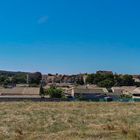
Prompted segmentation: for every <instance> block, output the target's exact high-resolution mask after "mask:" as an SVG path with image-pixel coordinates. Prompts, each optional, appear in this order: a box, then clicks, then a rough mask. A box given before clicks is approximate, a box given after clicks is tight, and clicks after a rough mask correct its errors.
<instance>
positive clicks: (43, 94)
mask: <svg viewBox="0 0 140 140" xmlns="http://www.w3.org/2000/svg"><path fill="white" fill-rule="evenodd" d="M40 96H41V97H42V98H44V96H45V91H44V88H43V87H42V85H41V86H40Z"/></svg>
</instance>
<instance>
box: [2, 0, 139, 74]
mask: <svg viewBox="0 0 140 140" xmlns="http://www.w3.org/2000/svg"><path fill="white" fill-rule="evenodd" d="M0 69H3V70H16V71H41V72H43V73H69V74H70V73H80V72H90V73H91V72H95V71H96V70H100V69H101V70H112V71H114V72H118V73H133V74H135V73H138V74H139V73H140V1H139V0H3V1H2V0H1V1H0Z"/></svg>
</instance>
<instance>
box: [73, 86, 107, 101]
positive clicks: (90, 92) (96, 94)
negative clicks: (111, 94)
mask: <svg viewBox="0 0 140 140" xmlns="http://www.w3.org/2000/svg"><path fill="white" fill-rule="evenodd" d="M106 91H107V90H106V89H105V88H77V87H75V88H72V90H71V96H72V97H74V98H80V99H85V100H99V99H101V98H104V97H106Z"/></svg>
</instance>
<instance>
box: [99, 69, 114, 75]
mask: <svg viewBox="0 0 140 140" xmlns="http://www.w3.org/2000/svg"><path fill="white" fill-rule="evenodd" d="M96 74H113V72H112V71H101V70H99V71H97V72H96Z"/></svg>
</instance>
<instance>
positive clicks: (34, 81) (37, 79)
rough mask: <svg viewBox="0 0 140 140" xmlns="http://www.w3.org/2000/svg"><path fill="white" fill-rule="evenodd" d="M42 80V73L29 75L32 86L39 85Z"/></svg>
mask: <svg viewBox="0 0 140 140" xmlns="http://www.w3.org/2000/svg"><path fill="white" fill-rule="evenodd" d="M41 80H42V74H41V73H40V72H36V73H32V74H29V83H30V85H32V84H36V85H39V84H40V82H41Z"/></svg>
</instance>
